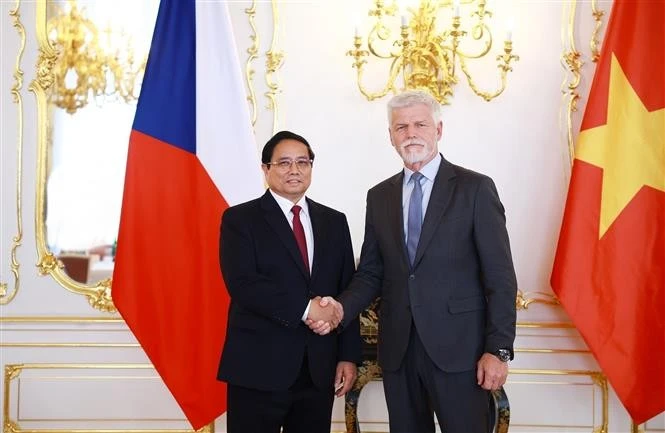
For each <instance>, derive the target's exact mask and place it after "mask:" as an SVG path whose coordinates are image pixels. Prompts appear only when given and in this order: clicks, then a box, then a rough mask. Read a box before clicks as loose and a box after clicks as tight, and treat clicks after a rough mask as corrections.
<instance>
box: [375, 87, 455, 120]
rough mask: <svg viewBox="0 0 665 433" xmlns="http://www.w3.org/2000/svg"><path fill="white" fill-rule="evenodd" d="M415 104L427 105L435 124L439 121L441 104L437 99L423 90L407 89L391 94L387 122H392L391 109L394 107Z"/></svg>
mask: <svg viewBox="0 0 665 433" xmlns="http://www.w3.org/2000/svg"><path fill="white" fill-rule="evenodd" d="M417 104H423V105H426V106H428V107H429V109H430V112H431V113H432V118H433V119H434V123H435V124H438V123H439V122H440V121H441V117H442V116H441V104H439V101H437V100H436V99H434V97H433V96H432V95H430V94H429V93H427V92H425V91H422V90H407V91H406V92H402V93H400V94H399V95H395V96H393V97H392V98H391V99H390V101H388V123H389V124H391V123H392V120H393V110H395V109H396V108H404V107H412V106H414V105H417Z"/></svg>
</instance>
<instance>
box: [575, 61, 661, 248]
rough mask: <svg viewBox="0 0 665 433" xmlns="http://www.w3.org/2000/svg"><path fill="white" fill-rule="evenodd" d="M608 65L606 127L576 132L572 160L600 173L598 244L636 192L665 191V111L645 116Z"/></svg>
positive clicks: (616, 65)
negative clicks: (574, 152)
mask: <svg viewBox="0 0 665 433" xmlns="http://www.w3.org/2000/svg"><path fill="white" fill-rule="evenodd" d="M611 62H612V63H611V69H610V87H609V95H608V101H607V123H606V124H605V125H602V126H597V127H595V128H590V129H586V130H584V131H582V132H581V133H580V136H579V141H578V144H577V149H576V154H575V157H576V158H577V159H580V160H582V161H586V162H588V163H590V164H593V165H595V166H597V167H600V168H602V169H603V187H602V195H601V205H600V233H599V235H598V237H599V238H601V237H602V236H603V235H604V234H605V232H606V231H607V229H608V228H609V227H610V225H611V224H612V222H614V220H615V219H616V218H617V216H618V215H619V214H620V213H621V211H622V210H623V208H624V207H626V205H627V204H628V203H629V202H630V200H632V198H633V197H634V196H635V194H637V192H638V191H639V190H640V189H641V188H642V186H644V185H648V186H650V187H653V188H656V189H659V190H663V191H665V108H661V109H658V110H655V111H652V112H649V111H647V109H646V107H645V106H644V104H643V103H642V100H641V99H640V97H639V96H638V95H637V93H635V89H633V87H632V86H631V84H630V82H629V81H628V79H627V78H626V75H625V74H624V72H623V70H622V69H621V65H620V64H619V62H618V61H617V59H616V57H615V56H614V54H612V61H611ZM645 66H646V65H645ZM654 79H656V78H655V77H654Z"/></svg>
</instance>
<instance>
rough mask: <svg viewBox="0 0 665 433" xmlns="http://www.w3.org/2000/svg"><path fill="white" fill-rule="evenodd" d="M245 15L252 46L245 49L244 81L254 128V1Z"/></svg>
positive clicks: (256, 38)
mask: <svg viewBox="0 0 665 433" xmlns="http://www.w3.org/2000/svg"><path fill="white" fill-rule="evenodd" d="M245 13H246V14H247V19H248V20H249V26H250V27H251V28H252V34H251V35H249V38H250V39H251V40H252V45H251V46H250V47H249V48H247V54H249V56H248V57H247V63H245V80H246V81H247V92H249V95H247V100H248V101H249V106H250V113H251V119H252V126H256V117H257V111H256V92H255V91H254V73H255V71H254V68H253V67H252V62H253V61H254V60H256V58H257V57H258V53H259V35H258V34H257V32H256V21H255V19H256V0H252V7H249V8H247V9H245Z"/></svg>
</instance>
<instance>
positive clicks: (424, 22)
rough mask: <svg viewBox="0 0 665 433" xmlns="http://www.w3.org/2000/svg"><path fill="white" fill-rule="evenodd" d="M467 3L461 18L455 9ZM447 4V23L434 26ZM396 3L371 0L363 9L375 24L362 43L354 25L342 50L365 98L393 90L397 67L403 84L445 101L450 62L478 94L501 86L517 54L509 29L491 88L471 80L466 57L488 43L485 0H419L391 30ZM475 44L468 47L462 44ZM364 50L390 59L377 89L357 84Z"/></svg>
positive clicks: (453, 78)
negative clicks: (349, 46) (371, 4)
mask: <svg viewBox="0 0 665 433" xmlns="http://www.w3.org/2000/svg"><path fill="white" fill-rule="evenodd" d="M469 6H471V7H473V10H472V11H471V12H469V14H468V15H466V16H468V17H469V18H470V19H469V21H468V22H463V20H462V16H461V15H460V9H461V8H463V9H468V7H469ZM447 10H449V11H450V13H449V14H447V15H449V20H448V25H447V26H446V27H445V28H439V27H440V26H439V25H438V21H439V15H440V14H442V15H444V16H445V15H446V14H445V13H443V12H442V11H447ZM396 12H397V6H396V5H395V3H394V2H393V3H392V4H391V5H390V6H388V5H385V4H384V1H383V0H375V6H374V9H371V10H370V11H369V13H368V15H369V16H370V17H375V20H376V22H375V24H374V26H373V27H372V28H371V30H370V32H369V35H368V38H367V49H363V38H362V37H361V36H360V34H359V31H358V28H356V34H355V36H354V40H353V45H354V49H352V50H349V51H348V52H347V55H349V56H352V57H353V58H354V63H353V67H354V68H356V69H357V81H358V88H359V89H360V92H361V93H362V94H363V95H365V97H367V99H368V100H370V101H371V100H374V99H377V98H381V97H383V96H385V95H386V94H388V93H389V92H391V91H392V92H393V93H395V92H397V87H396V86H397V85H396V81H397V78H398V76H399V75H400V73H401V76H402V83H403V88H404V89H422V90H427V91H429V92H430V93H431V94H432V95H433V96H434V97H435V98H437V99H438V100H439V102H441V103H442V104H449V103H450V97H451V96H452V94H453V85H454V84H456V83H457V82H458V80H459V79H458V76H457V73H456V70H455V69H456V65H457V64H459V68H460V69H461V71H462V73H463V74H464V76H465V77H466V80H467V82H468V84H469V87H471V89H472V90H473V92H474V93H476V94H477V95H478V96H480V97H482V98H483V99H485V100H486V101H490V100H492V99H494V98H496V97H497V96H499V95H500V94H501V93H502V92H503V91H504V89H505V88H506V77H507V74H508V72H509V71H512V67H511V63H512V62H513V61H517V60H519V57H518V56H516V55H514V54H512V51H513V44H512V40H511V32H510V31H507V32H506V38H505V40H504V41H503V54H500V55H498V56H497V57H496V59H497V61H498V68H499V74H500V80H501V84H500V86H499V87H498V89H496V90H494V91H483V90H481V89H480V88H479V87H478V86H477V85H476V83H475V81H474V79H473V78H472V76H471V73H470V71H469V69H468V66H467V63H468V62H469V61H471V60H477V59H480V58H482V57H484V56H486V55H487V54H488V53H489V52H490V50H491V48H492V32H491V30H490V28H489V26H488V25H487V23H486V20H487V19H488V18H491V16H492V12H491V11H489V10H487V8H486V1H485V0H469V1H466V2H464V3H462V4H460V2H459V0H453V1H451V0H439V1H436V0H421V1H420V4H419V5H418V7H417V8H410V9H409V10H408V12H409V14H410V15H411V18H410V19H409V17H408V16H407V15H402V17H401V26H400V32H399V36H396V35H394V32H393V29H391V27H390V26H389V24H390V21H392V20H393V18H387V17H395V15H396ZM469 46H473V47H477V48H476V49H475V50H473V51H469V50H468V49H467V47H469ZM370 53H371V54H372V56H374V57H377V58H379V59H383V60H385V61H386V62H388V63H389V64H390V68H389V71H388V79H387V82H386V84H385V86H384V88H383V89H382V90H379V91H377V92H372V91H369V90H368V89H367V88H366V87H365V86H364V84H363V73H364V71H365V64H367V59H368V58H369V55H370Z"/></svg>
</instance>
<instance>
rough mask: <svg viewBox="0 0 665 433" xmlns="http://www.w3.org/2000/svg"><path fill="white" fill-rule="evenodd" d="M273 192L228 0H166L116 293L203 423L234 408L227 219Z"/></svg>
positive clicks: (128, 196)
mask: <svg viewBox="0 0 665 433" xmlns="http://www.w3.org/2000/svg"><path fill="white" fill-rule="evenodd" d="M263 190H264V188H263V176H262V174H261V170H260V162H259V158H258V150H257V147H256V143H255V140H254V137H253V133H252V128H251V122H250V120H249V110H248V107H247V101H246V97H245V90H244V86H243V83H242V76H241V70H240V66H239V62H238V57H237V51H236V45H235V41H234V38H233V33H232V27H231V21H230V19H229V13H228V9H227V4H226V2H222V1H203V0H201V1H195V0H162V1H161V4H160V7H159V13H158V16H157V22H156V25H155V31H154V34H153V39H152V45H151V47H150V54H149V57H148V63H147V68H146V72H145V77H144V80H143V84H142V89H141V96H140V98H139V101H138V107H137V110H136V117H135V119H134V125H133V127H132V132H131V136H130V143H129V152H128V157H127V171H126V177H125V189H124V196H123V201H122V212H121V218H120V231H119V235H118V249H117V255H116V264H115V271H114V274H113V300H114V303H115V306H116V307H117V309H118V311H119V312H120V314H121V315H122V317H123V318H124V319H125V321H126V322H127V325H128V326H129V328H130V329H131V330H132V332H133V333H134V335H135V336H136V338H137V340H138V341H139V343H140V344H141V346H142V347H143V349H144V350H145V352H146V354H147V355H148V357H149V358H150V361H151V362H152V364H153V365H154V366H155V369H156V370H157V372H158V373H159V374H160V376H161V377H162V379H163V380H164V383H165V384H166V386H167V387H168V388H169V390H170V391H171V393H172V394H173V396H174V397H175V399H176V400H177V402H178V404H179V405H180V407H181V408H182V410H183V412H184V413H185V416H186V417H187V419H188V420H189V421H190V423H191V424H192V426H193V427H194V428H195V429H198V428H200V427H203V426H205V425H206V424H208V423H210V422H212V421H214V419H215V418H216V417H218V416H219V415H221V414H222V413H223V412H225V411H226V386H225V384H223V383H222V382H218V381H217V379H216V376H217V367H218V363H219V358H220V354H221V349H222V345H223V343H224V336H225V333H226V314H227V308H228V304H229V297H228V293H227V291H226V288H225V286H224V282H223V279H222V274H221V270H220V264H219V227H220V221H221V216H222V213H223V212H224V210H225V209H226V208H227V207H228V206H229V205H233V204H237V203H240V202H244V201H247V200H250V199H252V198H255V197H258V196H259V195H260V194H261V193H262V192H263Z"/></svg>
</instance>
